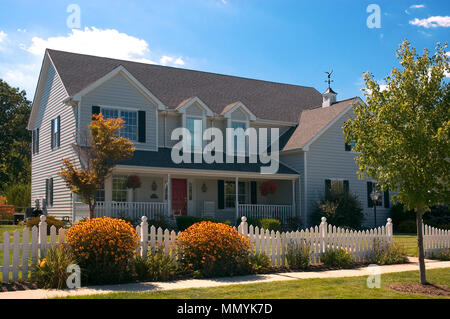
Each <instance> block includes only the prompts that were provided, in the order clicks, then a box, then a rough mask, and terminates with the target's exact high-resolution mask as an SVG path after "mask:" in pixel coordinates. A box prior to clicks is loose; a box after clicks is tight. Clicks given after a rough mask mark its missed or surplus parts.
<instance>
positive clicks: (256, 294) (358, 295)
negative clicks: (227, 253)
mask: <svg viewBox="0 0 450 319" xmlns="http://www.w3.org/2000/svg"><path fill="white" fill-rule="evenodd" d="M427 276H428V278H427V279H428V280H429V281H430V282H432V283H434V284H439V285H445V286H450V268H446V269H433V270H429V271H427ZM366 280H367V277H366V276H364V277H352V278H350V277H349V278H329V279H299V280H292V281H281V282H269V283H260V284H245V285H230V286H225V287H217V288H191V289H177V290H167V291H153V292H135V293H132V292H123V293H122V292H118V293H110V294H99V295H91V296H76V297H67V298H73V299H85V298H87V299H223V298H225V299H227V298H230V299H245V298H247V299H276V298H287V299H348V298H351V299H353V298H355V299H391V298H395V299H405V298H406V299H414V298H416V299H419V298H420V299H423V298H445V297H433V296H427V295H420V294H408V293H402V292H397V291H393V290H389V289H387V288H386V285H387V284H388V283H394V282H395V283H397V282H418V281H419V272H418V271H408V272H402V273H393V274H385V275H382V276H381V288H380V289H377V288H373V289H370V288H367V286H366Z"/></svg>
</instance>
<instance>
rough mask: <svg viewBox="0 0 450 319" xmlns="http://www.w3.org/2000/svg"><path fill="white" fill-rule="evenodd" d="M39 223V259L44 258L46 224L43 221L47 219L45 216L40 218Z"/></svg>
mask: <svg viewBox="0 0 450 319" xmlns="http://www.w3.org/2000/svg"><path fill="white" fill-rule="evenodd" d="M40 219H41V221H40V222H39V229H38V230H39V257H40V258H42V257H45V254H46V248H47V222H46V221H45V220H46V219H47V217H45V215H41V216H40Z"/></svg>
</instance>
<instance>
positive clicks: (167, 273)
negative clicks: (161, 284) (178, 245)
mask: <svg viewBox="0 0 450 319" xmlns="http://www.w3.org/2000/svg"><path fill="white" fill-rule="evenodd" d="M133 266H134V267H133V268H134V272H135V274H136V275H137V277H138V279H139V280H143V281H167V280H170V279H172V278H173V277H174V275H175V273H176V271H177V263H176V261H175V259H174V257H172V256H171V255H167V254H165V253H164V250H163V249H162V248H157V249H156V250H155V252H154V253H150V254H149V255H147V257H141V256H136V257H135V259H134V262H133Z"/></svg>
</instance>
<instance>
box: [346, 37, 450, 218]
mask: <svg viewBox="0 0 450 319" xmlns="http://www.w3.org/2000/svg"><path fill="white" fill-rule="evenodd" d="M446 48H447V45H440V44H439V43H438V44H437V46H436V52H435V53H434V54H433V55H431V56H430V55H429V52H428V50H426V49H425V50H424V52H423V54H422V55H418V54H417V52H416V49H415V48H414V47H412V46H411V45H410V43H409V42H408V41H406V40H405V41H404V42H403V43H402V44H401V45H400V48H399V50H398V51H397V57H398V59H399V61H400V64H401V68H393V69H392V71H391V73H390V74H389V75H388V76H387V77H386V78H385V79H384V81H385V82H386V89H385V90H382V89H381V88H380V85H379V84H378V83H377V81H376V80H375V78H374V76H373V75H372V74H370V73H365V74H364V80H365V86H366V88H365V89H364V91H365V97H366V104H364V103H360V104H358V105H356V106H355V107H354V113H355V114H356V117H354V118H353V117H352V118H350V119H349V120H348V121H347V122H346V123H345V125H344V133H345V136H346V141H347V143H348V142H350V141H354V142H355V149H354V150H355V152H357V153H359V156H358V157H356V162H357V164H358V166H359V170H360V176H361V177H366V176H369V177H372V178H373V179H375V180H376V181H377V182H378V183H379V185H380V186H381V188H382V189H383V190H386V189H390V190H395V192H396V195H394V197H393V199H394V200H397V201H399V202H401V203H403V204H404V205H405V206H406V208H407V209H415V210H420V214H422V213H423V212H425V211H427V210H428V208H429V207H431V206H433V205H435V204H440V203H445V202H446V201H447V200H448V198H450V179H449V178H448V177H449V176H450V165H449V162H448V154H450V107H449V105H450V104H449V103H450V90H449V88H450V83H449V82H448V81H445V78H446V76H445V72H448V71H449V70H450V66H449V57H448V56H447V55H446V53H447V52H446V51H447V50H446Z"/></svg>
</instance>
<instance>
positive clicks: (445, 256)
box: [432, 248, 450, 261]
mask: <svg viewBox="0 0 450 319" xmlns="http://www.w3.org/2000/svg"><path fill="white" fill-rule="evenodd" d="M432 258H433V259H438V260H442V261H449V260H450V248H444V249H443V250H441V251H439V252H437V253H434V254H433V256H432Z"/></svg>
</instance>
